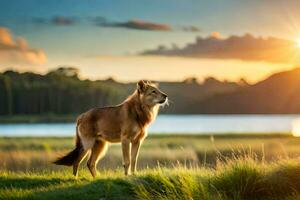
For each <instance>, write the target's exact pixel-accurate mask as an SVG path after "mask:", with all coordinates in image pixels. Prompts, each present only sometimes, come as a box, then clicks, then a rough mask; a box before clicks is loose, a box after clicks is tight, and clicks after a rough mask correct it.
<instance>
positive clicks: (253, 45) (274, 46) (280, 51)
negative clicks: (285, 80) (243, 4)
mask: <svg viewBox="0 0 300 200" xmlns="http://www.w3.org/2000/svg"><path fill="white" fill-rule="evenodd" d="M141 54H142V55H164V56H182V57H194V58H214V59H239V60H247V61H267V62H281V63H288V62H295V61H297V62H299V60H300V59H299V56H300V55H298V54H300V48H299V47H297V45H296V43H295V42H294V41H291V40H285V39H279V38H274V37H268V38H262V37H254V36H252V35H251V34H245V35H243V36H235V35H232V36H229V37H227V38H222V37H221V35H220V33H219V32H213V33H212V35H211V36H209V37H206V38H202V37H197V38H196V41H195V42H194V43H191V44H187V45H186V46H185V47H183V48H174V47H173V48H167V47H165V46H159V47H157V48H156V49H153V50H145V51H143V52H142V53H141Z"/></svg>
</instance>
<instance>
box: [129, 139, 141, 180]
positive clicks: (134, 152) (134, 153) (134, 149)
mask: <svg viewBox="0 0 300 200" xmlns="http://www.w3.org/2000/svg"><path fill="white" fill-rule="evenodd" d="M141 143H142V140H140V139H138V140H136V141H133V142H132V145H131V173H132V174H134V173H135V171H136V164H137V159H138V155H139V150H140V146H141Z"/></svg>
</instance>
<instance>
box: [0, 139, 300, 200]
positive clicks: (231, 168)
mask: <svg viewBox="0 0 300 200" xmlns="http://www.w3.org/2000/svg"><path fill="white" fill-rule="evenodd" d="M299 144H300V139H299V138H295V137H293V136H291V135H288V134H272V135H223V136H196V135H176V136H175V135H167V136H164V135H156V136H150V137H149V138H147V139H146V141H145V143H144V145H143V146H142V149H141V155H140V159H139V163H138V166H139V167H138V168H139V172H138V174H137V175H134V176H129V177H125V176H123V174H122V169H121V164H122V160H121V150H120V146H119V145H112V146H111V147H110V148H109V150H108V153H107V156H106V157H105V158H104V159H103V160H101V161H100V163H99V165H98V169H99V176H98V177H97V178H96V179H92V178H91V175H90V174H89V173H88V171H87V169H86V167H85V164H83V165H82V168H81V169H80V172H79V178H78V179H75V178H73V176H72V173H71V169H70V168H67V167H61V166H55V165H52V164H51V160H53V159H54V158H55V157H56V156H58V155H61V154H63V153H65V152H66V151H68V150H70V149H71V148H72V147H73V141H72V138H0V158H1V162H0V199H72V200H74V199H98V200H99V199H102V200H104V199H212V200H214V199H217V200H218V199H226V200H227V199H297V198H298V199H300V196H298V194H299V193H300V163H299V160H298V156H299V155H300V147H299ZM299 195H300V194H299Z"/></svg>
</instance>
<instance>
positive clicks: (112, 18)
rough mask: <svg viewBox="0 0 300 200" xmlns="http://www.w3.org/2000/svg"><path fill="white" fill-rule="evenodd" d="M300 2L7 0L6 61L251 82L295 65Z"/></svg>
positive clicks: (17, 65) (0, 34) (1, 29)
mask: <svg viewBox="0 0 300 200" xmlns="http://www.w3.org/2000/svg"><path fill="white" fill-rule="evenodd" d="M299 9H300V1H297V0H293V1H292V0H286V1H281V0H252V1H247V0H226V1H224V0H211V1H203V0H126V1H125V0H122V1H121V0H117V1H115V0H111V1H105V0H104V1H101V0H84V1H83V0H26V1H24V0H1V6H0V71H5V70H8V69H13V70H18V71H34V72H37V73H46V72H47V71H49V70H52V69H55V68H57V67H58V66H73V67H76V68H78V69H79V70H80V77H81V78H89V79H105V78H108V77H113V78H114V79H116V80H119V81H136V80H139V79H154V80H168V81H178V80H183V79H185V78H188V77H196V78H198V79H199V80H202V79H204V78H205V77H207V76H214V77H216V78H218V79H221V80H230V81H237V80H239V79H241V78H244V79H246V80H247V81H249V82H253V83H254V82H257V81H259V80H262V79H264V78H266V77H267V76H269V75H270V74H272V73H275V72H279V71H283V70H288V69H292V68H294V67H297V65H298V63H299V60H300V59H299V58H298V57H299V56H298V53H300V12H298V11H299ZM299 55H300V54H299Z"/></svg>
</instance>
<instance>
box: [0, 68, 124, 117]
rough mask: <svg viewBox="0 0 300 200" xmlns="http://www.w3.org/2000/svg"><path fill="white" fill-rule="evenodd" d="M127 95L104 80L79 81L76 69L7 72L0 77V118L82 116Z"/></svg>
mask: <svg viewBox="0 0 300 200" xmlns="http://www.w3.org/2000/svg"><path fill="white" fill-rule="evenodd" d="M107 81H108V82H109V81H111V80H107ZM111 82H112V81H111ZM126 93H127V92H126V90H125V89H124V88H123V89H122V88H120V87H114V86H113V85H112V84H106V83H105V81H90V80H80V79H79V78H78V71H77V69H75V68H58V69H56V70H53V71H50V72H49V73H47V74H45V75H40V74H35V73H30V72H26V73H19V72H15V71H6V72H4V73H1V74H0V105H1V106H0V115H19V114H24V115H26V114H75V113H81V112H83V111H86V110H88V109H90V108H91V107H97V106H105V105H109V104H115V103H117V102H119V101H120V100H121V99H122V98H123V97H124V96H125V95H126Z"/></svg>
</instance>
